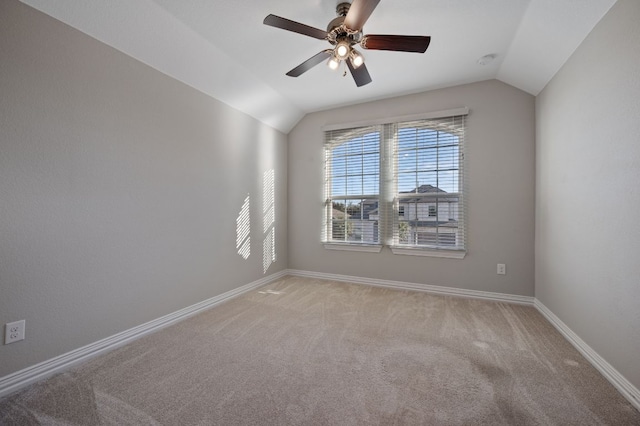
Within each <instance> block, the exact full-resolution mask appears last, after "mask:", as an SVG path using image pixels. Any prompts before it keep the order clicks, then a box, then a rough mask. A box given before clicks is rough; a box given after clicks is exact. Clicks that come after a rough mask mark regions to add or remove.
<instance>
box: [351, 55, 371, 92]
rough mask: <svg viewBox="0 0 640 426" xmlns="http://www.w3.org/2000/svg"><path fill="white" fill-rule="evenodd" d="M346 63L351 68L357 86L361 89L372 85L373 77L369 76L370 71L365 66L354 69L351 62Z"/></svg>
mask: <svg viewBox="0 0 640 426" xmlns="http://www.w3.org/2000/svg"><path fill="white" fill-rule="evenodd" d="M345 62H346V63H347V66H348V67H349V71H351V75H352V76H353V79H354V80H355V82H356V86H358V87H360V86H364V85H365V84H369V83H371V81H372V80H371V76H370V75H369V71H367V67H366V65H365V64H362V65H360V66H359V67H358V68H354V67H353V65H351V61H345Z"/></svg>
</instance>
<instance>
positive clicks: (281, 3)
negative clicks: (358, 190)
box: [22, 0, 616, 133]
mask: <svg viewBox="0 0 640 426" xmlns="http://www.w3.org/2000/svg"><path fill="white" fill-rule="evenodd" d="M22 1H23V2H24V3H26V4H28V5H30V6H32V7H34V8H36V9H39V10H41V11H42V12H44V13H47V14H49V15H51V16H53V17H54V18H56V19H59V20H60V21H62V22H64V23H66V24H68V25H70V26H72V27H75V28H77V29H78V30H80V31H82V32H84V33H86V34H88V35H90V36H92V37H94V38H96V39H98V40H100V41H102V42H104V43H106V44H108V45H110V46H112V47H114V48H116V49H118V50H120V51H122V52H124V53H126V54H128V55H130V56H132V57H134V58H136V59H138V60H140V61H142V62H144V63H146V64H148V65H150V66H151V67H153V68H155V69H157V70H159V71H161V72H163V73H165V74H167V75H170V76H172V77H173V78H176V79H177V80H180V81H182V82H184V83H186V84H188V85H190V86H192V87H194V88H196V89H198V90H200V91H202V92H204V93H206V94H209V95H211V96H213V97H215V98H217V99H218V100H220V101H222V102H225V103H227V104H229V105H230V106H232V107H234V108H237V109H239V110H241V111H243V112H245V113H247V114H249V115H251V116H253V117H255V118H256V119H258V120H260V121H262V122H264V123H266V124H268V125H270V126H272V127H274V128H277V129H279V130H281V131H283V132H285V133H287V132H288V131H289V130H291V128H292V127H293V126H295V124H296V123H297V122H298V120H300V118H301V117H303V116H304V115H305V114H306V113H309V112H313V111H318V110H323V109H328V108H333V107H336V106H344V105H351V104H356V103H361V102H366V101H369V100H374V99H382V98H386V97H391V96H397V95H400V94H408V93H416V92H422V91H426V90H432V89H436V88H442V87H448V86H454V85H458V84H464V83H470V82H475V81H482V80H487V79H493V78H495V79H498V80H501V81H503V82H505V83H508V84H510V85H512V86H515V87H517V88H520V89H521V90H523V91H526V92H528V93H531V94H532V95H537V94H538V93H539V92H540V91H541V90H542V89H543V88H544V86H545V85H546V84H547V83H548V82H549V80H550V79H551V78H552V77H553V75H554V74H555V73H556V72H557V71H558V69H560V67H561V66H562V65H563V64H564V62H565V61H566V60H567V59H568V58H569V56H570V55H571V54H572V53H573V51H574V50H575V49H576V48H577V47H578V45H579V44H580V43H581V42H582V41H583V40H584V38H585V37H586V36H587V35H588V34H589V32H590V31H591V30H592V29H593V27H594V26H595V25H596V24H597V23H598V21H599V20H600V19H601V18H602V17H603V16H604V14H605V13H606V12H607V11H608V10H609V8H610V7H611V6H612V5H613V4H614V3H615V1H616V0H381V1H380V4H379V5H378V6H377V8H376V9H375V10H374V12H373V14H372V15H371V17H370V18H369V20H368V21H367V23H366V25H365V26H364V33H365V34H367V33H368V34H407V35H429V36H431V37H432V39H431V45H430V46H429V49H428V50H427V52H426V53H424V54H420V53H405V52H389V51H374V50H365V51H364V55H365V59H366V65H367V68H368V70H369V72H370V74H371V77H372V78H373V82H372V83H371V84H368V85H366V86H363V87H356V85H355V84H354V81H353V79H352V78H351V76H350V75H349V74H348V73H347V75H346V76H343V74H344V70H342V69H340V70H338V71H331V70H330V69H329V68H328V67H326V66H324V65H323V64H320V65H318V66H316V67H314V68H313V69H311V70H310V71H308V72H306V73H305V74H303V75H301V76H300V77H297V78H293V77H288V76H286V75H285V73H286V72H287V71H289V70H290V69H292V68H294V67H295V66H297V65H298V64H300V63H301V62H303V61H305V60H306V59H308V58H310V57H311V56H313V55H314V54H316V53H318V52H320V51H321V50H323V49H326V48H327V47H329V44H328V43H327V42H326V41H323V40H317V39H314V38H311V37H306V36H303V35H300V34H296V33H292V32H288V31H284V30H281V29H278V28H274V27H269V26H266V25H263V24H262V21H263V19H264V18H265V16H267V15H268V14H270V13H272V14H275V15H279V16H282V17H285V18H288V19H291V20H294V21H298V22H301V23H304V24H307V25H310V26H312V27H316V28H320V29H323V30H324V29H326V27H327V24H328V23H329V21H330V20H331V19H333V18H334V17H335V16H336V5H337V4H338V3H340V0H295V1H294V0H270V1H264V0H244V1H238V0H214V1H211V0H111V1H97V0H56V1H55V2H52V1H50V0H22ZM489 54H492V55H495V57H496V59H495V60H494V61H493V62H491V63H489V64H486V65H480V64H479V63H478V60H479V59H480V58H481V57H483V56H485V55H489Z"/></svg>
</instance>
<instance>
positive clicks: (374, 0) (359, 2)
mask: <svg viewBox="0 0 640 426" xmlns="http://www.w3.org/2000/svg"><path fill="white" fill-rule="evenodd" d="M378 3H380V0H353V3H351V7H349V12H347V16H346V17H345V18H344V26H345V27H347V28H349V29H350V30H355V31H359V30H361V29H362V27H364V24H365V22H367V19H369V16H371V13H372V12H373V9H375V8H376V6H377V5H378Z"/></svg>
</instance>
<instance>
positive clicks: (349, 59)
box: [263, 0, 431, 87]
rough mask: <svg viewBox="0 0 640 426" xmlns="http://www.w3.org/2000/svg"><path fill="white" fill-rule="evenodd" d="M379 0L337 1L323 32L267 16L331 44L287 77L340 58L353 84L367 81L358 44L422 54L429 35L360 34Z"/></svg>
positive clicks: (278, 25)
mask: <svg viewBox="0 0 640 426" xmlns="http://www.w3.org/2000/svg"><path fill="white" fill-rule="evenodd" d="M379 2H380V0H353V3H340V4H338V6H337V7H336V13H337V14H338V17H337V18H334V19H333V20H332V21H331V22H329V25H328V26H327V30H326V31H324V30H321V29H319V28H314V27H310V26H308V25H305V24H301V23H299V22H295V21H291V20H289V19H286V18H281V17H280V16H276V15H268V16H267V17H266V18H264V21H263V23H264V24H265V25H270V26H272V27H276V28H281V29H283V30H287V31H293V32H295V33H299V34H303V35H306V36H309V37H313V38H317V39H319V40H327V41H328V42H329V43H331V45H332V46H333V47H332V48H330V49H325V50H323V51H322V52H320V53H318V54H316V55H314V56H312V57H311V58H309V59H307V60H306V61H304V62H303V63H301V64H300V65H298V66H297V67H295V68H294V69H292V70H291V71H289V72H288V73H287V75H288V76H290V77H298V76H300V75H302V74H303V73H305V72H307V71H309V70H310V69H311V68H313V67H314V66H316V65H318V64H319V63H321V62H323V61H325V60H328V65H329V67H330V68H331V69H337V68H338V67H339V66H340V63H341V62H342V61H344V62H346V64H347V67H348V68H349V71H350V72H351V75H352V76H353V79H354V80H355V82H356V85H357V86H358V87H360V86H364V85H365V84H369V83H371V76H370V75H369V71H367V67H366V66H365V64H364V57H363V56H362V54H361V53H360V52H358V51H357V50H356V49H355V47H354V46H355V45H357V44H359V45H360V47H362V48H363V49H369V50H394V51H400V52H417V53H424V52H425V51H426V50H427V47H429V42H430V41H431V37H428V36H406V35H373V34H367V35H363V34H362V27H363V26H364V24H365V22H367V19H369V16H371V13H372V12H373V10H374V9H375V8H376V6H377V5H378V3H379Z"/></svg>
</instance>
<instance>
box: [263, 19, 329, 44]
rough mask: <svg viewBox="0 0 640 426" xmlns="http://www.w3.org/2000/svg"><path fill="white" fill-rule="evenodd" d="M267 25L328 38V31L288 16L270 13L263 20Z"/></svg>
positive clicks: (314, 36)
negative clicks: (293, 19)
mask: <svg viewBox="0 0 640 426" xmlns="http://www.w3.org/2000/svg"><path fill="white" fill-rule="evenodd" d="M262 23H263V24H265V25H270V26H272V27H276V28H281V29H283V30H287V31H293V32H294V33H298V34H303V35H306V36H309V37H313V38H317V39H319V40H324V39H326V38H327V32H326V31H324V30H321V29H319V28H314V27H310V26H309V25H305V24H301V23H300V22H296V21H292V20H290V19H287V18H281V17H280V16H276V15H268V16H267V17H266V18H264V21H262Z"/></svg>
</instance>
